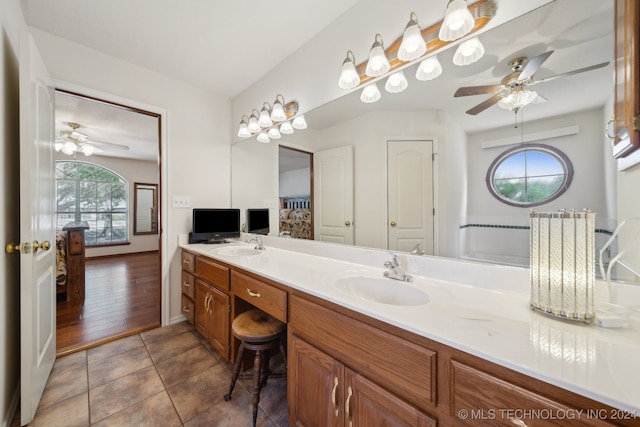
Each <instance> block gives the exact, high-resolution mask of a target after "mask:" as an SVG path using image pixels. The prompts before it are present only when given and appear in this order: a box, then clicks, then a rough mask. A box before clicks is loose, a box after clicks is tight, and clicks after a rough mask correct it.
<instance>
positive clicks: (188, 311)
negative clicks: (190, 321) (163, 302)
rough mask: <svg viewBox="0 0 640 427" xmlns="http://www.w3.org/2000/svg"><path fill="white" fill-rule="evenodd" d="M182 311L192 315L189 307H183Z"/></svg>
mask: <svg viewBox="0 0 640 427" xmlns="http://www.w3.org/2000/svg"><path fill="white" fill-rule="evenodd" d="M182 311H184V312H185V313H191V310H189V307H186V306H185V307H182Z"/></svg>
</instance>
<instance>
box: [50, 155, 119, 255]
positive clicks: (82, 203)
mask: <svg viewBox="0 0 640 427" xmlns="http://www.w3.org/2000/svg"><path fill="white" fill-rule="evenodd" d="M128 188H129V184H128V182H127V181H126V180H125V179H124V178H122V177H121V176H120V175H118V174H117V173H115V172H113V171H111V170H109V169H106V168H103V167H102V166H98V165H95V164H92V163H86V162H78V161H57V162H56V215H57V226H58V228H62V227H64V226H65V225H66V224H68V223H70V222H82V221H86V222H87V223H88V224H89V229H88V230H86V232H85V244H86V245H87V246H100V245H111V244H120V243H127V242H128V241H129V227H128V220H127V219H128V209H129V203H128V194H127V193H128Z"/></svg>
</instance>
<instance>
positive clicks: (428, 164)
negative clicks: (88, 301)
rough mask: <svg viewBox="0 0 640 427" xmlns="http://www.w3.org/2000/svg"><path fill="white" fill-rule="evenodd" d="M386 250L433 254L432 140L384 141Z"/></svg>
mask: <svg viewBox="0 0 640 427" xmlns="http://www.w3.org/2000/svg"><path fill="white" fill-rule="evenodd" d="M387 155H388V157H387V162H388V164H387V170H388V174H389V175H388V178H387V187H388V188H387V194H388V218H389V225H388V227H387V230H388V237H389V249H390V250H392V251H403V252H409V251H411V250H412V249H413V248H415V247H416V246H417V245H418V244H420V245H421V247H422V250H423V251H424V253H425V254H426V255H433V219H434V209H433V208H434V203H433V141H388V143H387Z"/></svg>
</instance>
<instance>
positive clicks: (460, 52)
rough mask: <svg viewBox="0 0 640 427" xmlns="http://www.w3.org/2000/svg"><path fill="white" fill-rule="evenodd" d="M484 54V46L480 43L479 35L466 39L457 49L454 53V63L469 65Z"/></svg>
mask: <svg viewBox="0 0 640 427" xmlns="http://www.w3.org/2000/svg"><path fill="white" fill-rule="evenodd" d="M483 56H484V46H483V45H482V43H480V39H478V37H474V38H472V39H469V40H465V41H464V42H462V43H461V44H460V45H458V48H457V49H456V52H455V53H454V54H453V63H454V64H456V65H460V66H463V65H469V64H473V63H474V62H476V61H478V60H479V59H480V58H482V57H483Z"/></svg>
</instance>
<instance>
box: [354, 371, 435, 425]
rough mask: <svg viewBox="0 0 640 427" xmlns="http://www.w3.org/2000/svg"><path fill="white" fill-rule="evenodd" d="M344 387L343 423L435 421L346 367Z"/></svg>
mask: <svg viewBox="0 0 640 427" xmlns="http://www.w3.org/2000/svg"><path fill="white" fill-rule="evenodd" d="M345 390H346V397H345V401H344V407H345V417H346V419H345V421H346V424H345V425H348V426H352V427H359V426H360V427H367V426H376V427H386V426H389V427H391V426H393V427H402V426H406V427H428V426H431V427H435V426H436V424H437V423H436V420H435V419H433V418H431V417H429V416H428V415H426V414H425V413H423V412H421V411H420V410H419V409H417V408H415V407H413V406H411V405H409V404H408V403H406V402H405V401H403V400H400V399H399V398H397V397H396V396H394V395H393V394H391V393H389V392H388V391H386V390H384V389H382V388H380V387H378V386H377V385H375V384H374V383H372V382H371V381H369V380H367V379H366V378H364V377H363V376H361V375H358V374H356V373H355V372H353V371H352V370H350V369H348V368H347V369H346V372H345Z"/></svg>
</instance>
